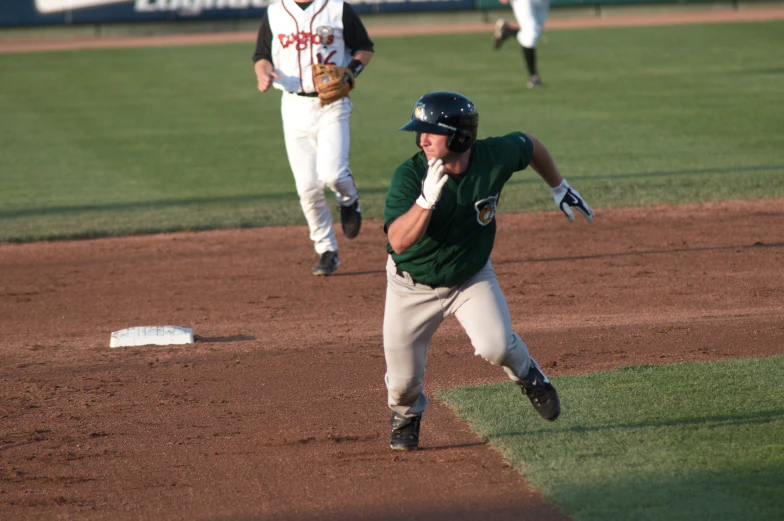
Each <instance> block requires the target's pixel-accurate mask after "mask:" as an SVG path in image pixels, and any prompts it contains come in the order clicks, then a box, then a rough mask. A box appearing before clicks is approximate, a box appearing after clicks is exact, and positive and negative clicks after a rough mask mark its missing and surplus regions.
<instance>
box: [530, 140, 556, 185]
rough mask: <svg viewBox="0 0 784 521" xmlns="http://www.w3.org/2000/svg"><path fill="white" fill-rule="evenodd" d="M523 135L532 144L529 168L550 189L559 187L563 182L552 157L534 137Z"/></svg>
mask: <svg viewBox="0 0 784 521" xmlns="http://www.w3.org/2000/svg"><path fill="white" fill-rule="evenodd" d="M525 135H526V137H528V139H530V140H531V142H532V143H533V144H534V153H533V157H532V158H531V163H530V166H531V168H533V169H534V171H535V172H536V173H537V174H539V176H540V177H541V178H542V179H544V181H545V182H546V183H547V184H548V185H549V186H550V188H555V187H556V186H558V185H560V184H561V181H563V177H561V174H560V172H558V167H557V166H555V160H554V159H553V156H551V155H550V152H549V151H548V150H547V147H545V146H544V144H542V142H541V141H539V140H538V139H536V138H535V137H534V136H532V135H530V134H525Z"/></svg>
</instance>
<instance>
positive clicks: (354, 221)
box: [340, 199, 362, 239]
mask: <svg viewBox="0 0 784 521" xmlns="http://www.w3.org/2000/svg"><path fill="white" fill-rule="evenodd" d="M340 224H341V225H342V226H343V235H345V236H346V237H348V238H349V239H353V238H354V237H356V236H357V235H359V229H360V228H361V227H362V213H361V210H360V209H359V199H357V200H356V201H354V203H353V204H350V205H348V206H341V207H340Z"/></svg>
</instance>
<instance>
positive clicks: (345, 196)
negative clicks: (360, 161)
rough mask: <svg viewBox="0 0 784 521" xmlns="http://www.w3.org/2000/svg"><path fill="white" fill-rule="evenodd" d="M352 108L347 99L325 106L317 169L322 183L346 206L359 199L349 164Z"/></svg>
mask: <svg viewBox="0 0 784 521" xmlns="http://www.w3.org/2000/svg"><path fill="white" fill-rule="evenodd" d="M352 108H353V107H352V104H351V100H350V99H349V98H343V99H341V100H338V101H335V102H333V103H330V104H329V105H327V106H326V107H324V108H322V109H321V111H320V112H319V117H318V149H317V152H316V170H317V172H318V177H319V179H320V180H321V182H322V183H323V184H324V185H325V186H327V187H328V188H329V189H330V190H332V191H333V192H334V193H335V197H336V198H337V200H338V202H339V203H340V204H341V205H343V206H348V205H350V204H352V203H353V202H354V201H356V200H357V185H356V184H355V183H354V178H353V176H352V175H351V169H349V165H348V153H349V147H350V145H351V132H350V127H349V124H350V120H351V110H352Z"/></svg>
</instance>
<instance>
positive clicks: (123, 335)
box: [109, 326, 193, 347]
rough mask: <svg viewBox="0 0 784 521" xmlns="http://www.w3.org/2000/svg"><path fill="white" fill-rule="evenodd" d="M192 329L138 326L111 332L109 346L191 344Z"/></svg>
mask: <svg viewBox="0 0 784 521" xmlns="http://www.w3.org/2000/svg"><path fill="white" fill-rule="evenodd" d="M192 343H193V330H192V329H188V328H187V327H180V326H138V327H129V328H128V329H121V330H119V331H115V332H114V333H112V338H111V340H110V341H109V347H132V346H149V345H154V346H168V345H172V344H192Z"/></svg>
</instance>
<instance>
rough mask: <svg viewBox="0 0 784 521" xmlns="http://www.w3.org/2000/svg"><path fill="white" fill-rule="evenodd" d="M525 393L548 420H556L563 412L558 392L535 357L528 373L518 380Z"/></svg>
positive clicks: (540, 414)
mask: <svg viewBox="0 0 784 521" xmlns="http://www.w3.org/2000/svg"><path fill="white" fill-rule="evenodd" d="M517 385H519V386H520V389H521V390H522V391H523V394H524V395H526V396H527V397H528V399H529V400H531V404H532V405H533V406H534V409H536V412H538V413H539V416H541V417H542V418H544V419H545V420H547V421H555V420H556V419H557V418H558V415H559V414H561V401H560V400H559V399H558V393H557V392H556V391H555V387H553V385H552V384H551V383H550V380H548V379H547V377H546V376H545V375H544V373H542V370H541V369H539V366H538V365H537V364H536V362H535V361H534V359H533V358H532V359H531V369H529V370H528V374H527V375H526V376H525V378H523V379H522V380H520V381H519V382H517Z"/></svg>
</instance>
